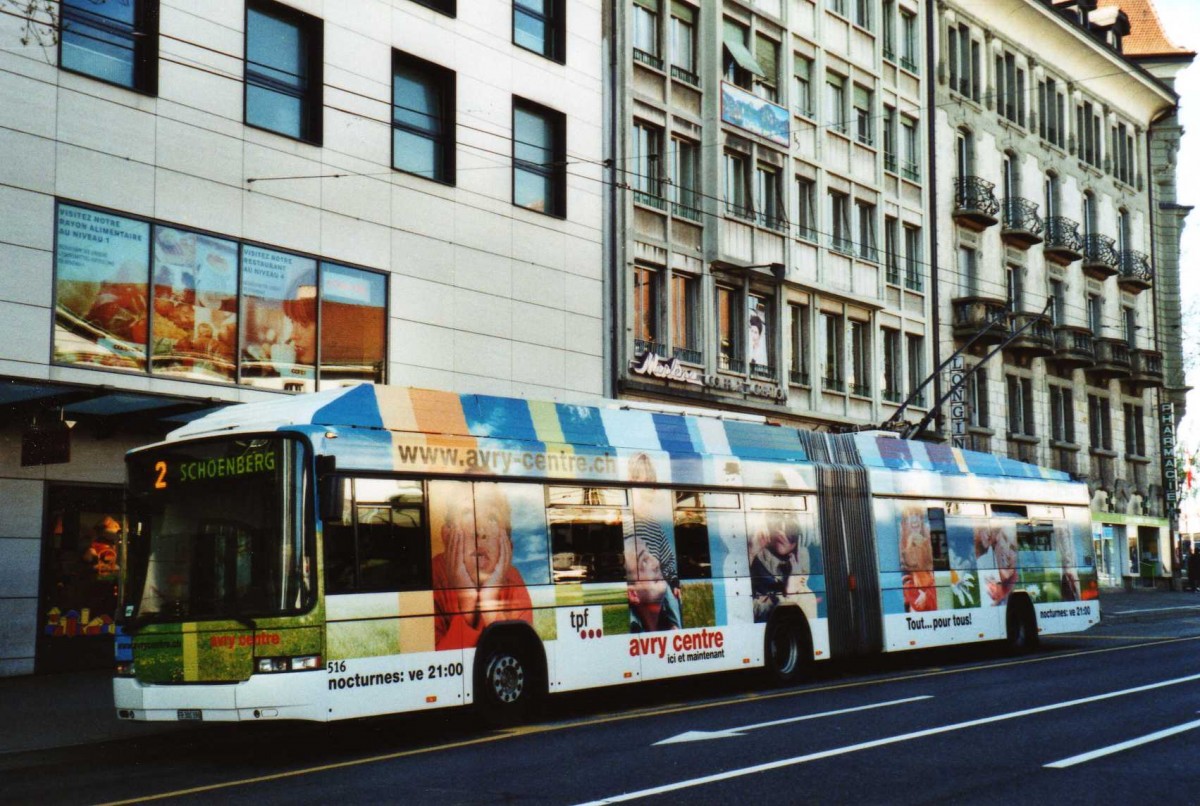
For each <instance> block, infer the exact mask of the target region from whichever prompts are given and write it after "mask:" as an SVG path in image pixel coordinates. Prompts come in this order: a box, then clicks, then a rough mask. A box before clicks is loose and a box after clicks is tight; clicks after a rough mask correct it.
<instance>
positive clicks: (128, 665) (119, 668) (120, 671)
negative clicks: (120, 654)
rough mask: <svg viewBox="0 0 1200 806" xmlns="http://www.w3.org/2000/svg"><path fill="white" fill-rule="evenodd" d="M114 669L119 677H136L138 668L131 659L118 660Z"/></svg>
mask: <svg viewBox="0 0 1200 806" xmlns="http://www.w3.org/2000/svg"><path fill="white" fill-rule="evenodd" d="M113 671H114V674H116V676H117V677H134V676H135V675H136V674H137V669H136V668H135V667H134V663H133V661H131V660H122V661H117V665H116V667H115V668H114V670H113Z"/></svg>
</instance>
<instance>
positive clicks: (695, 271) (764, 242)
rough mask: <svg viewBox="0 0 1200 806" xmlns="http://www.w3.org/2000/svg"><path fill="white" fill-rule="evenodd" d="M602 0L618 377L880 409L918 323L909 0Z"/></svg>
mask: <svg viewBox="0 0 1200 806" xmlns="http://www.w3.org/2000/svg"><path fill="white" fill-rule="evenodd" d="M614 6H615V7H614V25H613V31H614V36H613V43H614V47H613V56H614V58H613V62H614V65H613V78H612V87H613V92H612V95H611V97H610V108H611V109H612V123H613V126H612V130H611V133H610V137H611V139H612V142H613V148H614V161H613V172H612V186H613V187H612V196H611V211H612V222H613V230H612V234H613V239H614V240H613V243H612V251H611V258H612V259H611V261H610V266H611V267H612V287H613V290H614V293H613V303H614V312H613V321H614V323H615V339H614V344H615V350H614V354H613V364H612V367H611V371H612V373H613V376H614V378H615V384H614V392H615V394H616V396H618V397H622V398H625V399H630V400H641V401H654V402H657V403H667V404H672V403H673V404H680V405H699V406H705V407H711V408H721V409H730V410H736V411H740V412H744V413H753V414H759V415H767V416H769V417H770V418H771V419H772V420H776V421H780V422H788V423H794V424H799V425H805V426H808V427H815V428H844V427H854V426H867V425H870V424H877V423H880V422H883V421H885V420H887V419H889V417H891V415H892V414H893V413H894V412H896V410H897V408H898V407H899V404H900V403H901V402H902V401H903V400H904V399H905V398H906V397H908V395H909V393H910V392H912V391H915V390H916V389H917V387H918V386H919V385H920V383H921V381H922V380H923V379H924V378H925V377H926V375H927V374H928V372H929V369H930V354H931V344H932V339H933V335H934V332H933V330H932V329H931V325H930V322H931V314H932V310H933V309H932V303H931V295H930V292H931V290H932V287H931V285H930V282H929V276H930V275H929V257H928V256H929V251H928V249H929V247H928V227H927V222H926V216H925V210H926V207H927V193H928V187H929V184H928V183H929V167H930V166H928V165H927V164H926V155H925V145H924V144H925V142H926V140H925V129H926V110H927V108H928V107H927V103H926V99H925V92H926V87H927V81H928V73H927V71H926V69H925V67H924V58H923V54H924V43H925V31H924V4H923V3H922V2H918V1H917V0H820V2H811V1H810V0H753V2H751V0H723V1H722V2H715V3H709V2H696V1H695V0H628V2H617V3H615V4H614ZM929 402H930V401H929V399H928V397H927V396H919V397H918V399H917V400H916V402H915V403H914V405H913V406H912V407H910V409H909V411H910V412H913V413H917V412H923V411H924V410H925V408H924V407H927V406H928V405H929Z"/></svg>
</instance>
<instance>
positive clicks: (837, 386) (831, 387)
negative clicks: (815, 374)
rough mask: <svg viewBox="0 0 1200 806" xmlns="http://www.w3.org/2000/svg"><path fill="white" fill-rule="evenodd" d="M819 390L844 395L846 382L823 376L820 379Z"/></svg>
mask: <svg viewBox="0 0 1200 806" xmlns="http://www.w3.org/2000/svg"><path fill="white" fill-rule="evenodd" d="M821 388H822V389H823V390H825V391H826V392H840V393H841V394H845V393H846V382H845V381H844V380H842V379H841V378H831V377H829V376H825V377H823V378H821Z"/></svg>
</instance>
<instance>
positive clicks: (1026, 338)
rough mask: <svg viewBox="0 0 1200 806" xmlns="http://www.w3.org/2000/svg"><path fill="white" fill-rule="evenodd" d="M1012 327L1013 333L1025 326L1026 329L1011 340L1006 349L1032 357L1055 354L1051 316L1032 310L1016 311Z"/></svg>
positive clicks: (1011, 323) (1012, 319)
mask: <svg viewBox="0 0 1200 806" xmlns="http://www.w3.org/2000/svg"><path fill="white" fill-rule="evenodd" d="M1026 325H1028V327H1026ZM1010 327H1011V331H1010V332H1012V333H1016V332H1017V331H1018V330H1020V329H1021V328H1023V327H1025V331H1024V332H1022V333H1021V335H1019V336H1017V337H1016V338H1014V339H1013V340H1012V341H1011V342H1009V344H1008V346H1007V347H1005V348H1004V349H1006V350H1008V351H1009V352H1011V353H1020V354H1022V355H1028V356H1031V357H1040V356H1047V355H1053V354H1054V323H1053V322H1051V321H1050V317H1049V316H1045V315H1044V314H1041V313H1035V312H1031V311H1019V312H1014V313H1013V314H1012V318H1011V320H1010Z"/></svg>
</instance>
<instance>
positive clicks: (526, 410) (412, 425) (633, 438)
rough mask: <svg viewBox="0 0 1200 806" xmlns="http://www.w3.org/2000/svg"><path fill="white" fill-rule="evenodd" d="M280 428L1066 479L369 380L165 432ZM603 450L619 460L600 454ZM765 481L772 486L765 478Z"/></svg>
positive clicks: (912, 449) (315, 434)
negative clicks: (381, 384) (412, 387)
mask: <svg viewBox="0 0 1200 806" xmlns="http://www.w3.org/2000/svg"><path fill="white" fill-rule="evenodd" d="M714 414H716V413H714ZM276 430H299V431H302V432H306V433H309V435H310V437H311V438H313V439H314V444H315V443H316V442H317V441H321V440H323V439H330V438H332V439H336V440H338V442H337V445H336V448H335V447H334V446H332V445H331V449H335V450H337V452H338V453H340V454H342V455H343V456H344V457H345V458H347V459H352V460H357V461H364V462H367V463H368V464H370V465H371V466H375V465H378V466H379V467H380V468H383V469H388V470H404V469H408V470H417V469H421V468H424V469H427V470H433V469H435V467H436V468H438V469H441V466H442V465H447V466H449V467H452V468H455V469H458V472H465V471H463V470H462V468H479V469H485V470H486V469H491V470H493V471H495V470H497V468H498V467H499V466H500V465H501V464H502V466H503V470H504V472H505V474H507V475H512V474H515V473H522V472H523V471H524V470H530V471H531V470H537V471H543V470H550V469H551V468H549V467H547V466H546V465H547V464H554V462H549V460H547V459H537V456H538V455H549V454H562V455H569V456H572V457H576V458H572V459H571V460H570V461H569V462H567V465H568V466H569V468H573V469H574V470H573V471H572V473H570V474H568V475H582V476H588V475H593V476H598V477H609V476H612V475H613V474H614V473H615V474H617V475H620V474H621V471H620V469H619V467H618V464H617V463H616V460H617V459H618V458H620V459H621V460H623V461H621V462H620V465H621V466H623V465H624V464H625V461H624V460H627V459H628V458H629V457H630V456H633V455H635V454H637V453H640V452H649V453H652V454H654V455H656V456H660V457H663V458H664V460H665V461H666V462H668V463H669V465H670V469H669V471H667V472H669V476H667V475H660V476H659V479H660V480H667V479H669V480H670V481H672V482H676V483H690V484H713V483H717V484H719V483H721V478H722V475H723V474H728V473H729V472H731V471H730V470H729V467H730V465H731V464H732V465H734V466H736V467H737V468H738V469H737V471H736V472H737V473H744V474H745V480H746V482H747V483H748V484H749V483H750V482H751V481H752V479H753V476H754V474H755V473H756V472H763V473H774V472H775V470H776V469H777V467H776V463H784V464H793V465H795V464H800V465H811V464H813V463H823V462H830V461H834V462H840V461H850V462H852V463H861V464H863V465H865V466H866V467H868V468H875V469H888V470H923V471H927V472H931V473H936V474H942V475H955V476H957V475H975V476H1000V477H1011V478H1021V479H1035V480H1044V481H1069V478H1070V477H1069V476H1068V475H1067V474H1066V473H1062V472H1060V471H1057V470H1051V469H1049V468H1043V467H1037V466H1035V465H1029V464H1024V463H1022V462H1017V461H1014V460H1011V459H1008V458H1007V457H1004V456H994V455H992V454H987V453H977V452H974V451H964V450H959V449H956V448H951V447H949V446H946V445H938V444H932V443H922V442H910V441H906V440H901V439H896V438H895V437H891V436H880V435H875V434H865V433H864V434H857V435H853V436H851V435H846V436H833V435H828V434H817V433H813V432H809V431H801V430H798V429H796V428H789V427H785V426H776V425H770V424H765V423H754V422H743V421H739V420H724V419H721V418H719V417H718V416H693V415H688V416H683V415H679V414H671V413H659V412H651V411H641V410H637V409H631V408H629V407H627V406H625V405H624V404H623V403H622V402H621V401H612V400H606V401H597V404H596V405H590V406H588V405H576V404H566V403H550V402H537V401H531V400H525V399H519V398H504V397H492V396H487V395H460V394H456V393H453V392H443V391H433V390H425V389H410V388H403V387H389V386H374V385H371V384H361V385H358V386H353V387H347V388H343V389H334V390H327V391H324V392H318V393H316V394H309V395H297V396H295V397H289V398H283V399H280V400H272V401H267V402H259V403H245V404H241V405H236V406H230V407H228V408H225V409H221V410H220V411H216V412H213V413H211V414H208V415H206V416H204V417H201V418H198V419H196V420H193V421H192V422H190V423H188V424H187V425H185V426H183V427H182V428H180V429H178V430H176V431H174V432H173V433H172V434H171V435H169V436H168V440H178V439H184V438H188V437H199V436H213V435H217V434H222V433H227V434H233V433H239V432H243V433H244V432H252V431H258V432H262V431H276ZM318 450H319V447H318ZM605 457H612V459H613V462H611V463H609V462H600V461H593V460H595V459H597V458H605ZM720 457H725V458H727V459H730V460H736V461H734V462H732V463H729V462H725V461H724V460H723V459H721V458H720ZM839 457H840V458H839ZM851 457H853V458H851ZM585 458H586V461H580V460H582V459H585ZM493 460H497V461H493ZM464 462H466V464H464ZM664 470H666V468H665V467H664ZM759 483H760V484H761V485H762V486H773V485H772V478H771V477H770V476H769V475H767V476H763V477H762V479H761V480H760V482H759ZM751 486H755V485H751Z"/></svg>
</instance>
